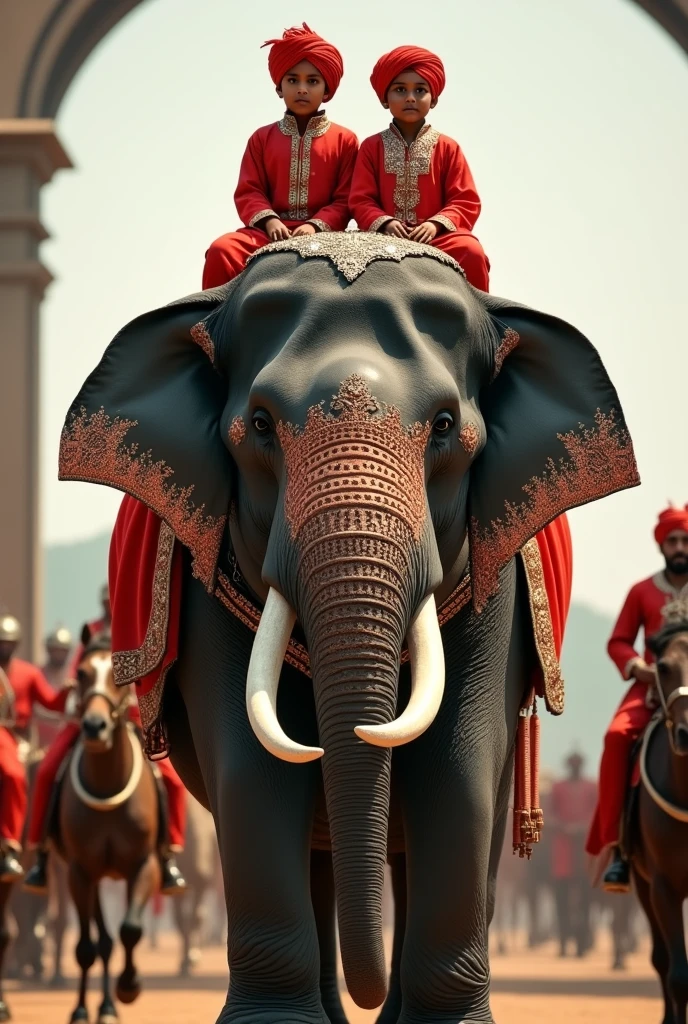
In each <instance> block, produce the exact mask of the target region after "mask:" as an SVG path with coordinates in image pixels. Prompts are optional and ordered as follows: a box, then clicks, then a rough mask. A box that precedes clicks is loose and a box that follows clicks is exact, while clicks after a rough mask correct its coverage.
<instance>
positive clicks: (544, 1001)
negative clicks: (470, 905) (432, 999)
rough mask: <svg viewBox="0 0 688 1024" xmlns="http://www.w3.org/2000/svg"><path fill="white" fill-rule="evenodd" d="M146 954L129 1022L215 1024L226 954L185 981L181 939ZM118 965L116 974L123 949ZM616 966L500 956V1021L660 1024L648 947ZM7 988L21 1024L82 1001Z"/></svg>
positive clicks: (594, 959) (355, 1023) (605, 958)
mask: <svg viewBox="0 0 688 1024" xmlns="http://www.w3.org/2000/svg"><path fill="white" fill-rule="evenodd" d="M73 944H74V936H73V935H70V936H69V942H68V945H67V947H66V948H67V950H68V952H67V953H66V955H65V967H66V969H67V970H68V973H69V974H70V976H71V977H72V978H73V977H75V972H74V968H73V957H72V950H73ZM140 949H141V955H140V956H139V959H138V963H139V969H140V970H141V972H142V975H143V982H144V990H143V994H142V995H141V997H140V999H139V1000H138V1002H137V1003H135V1004H134V1005H132V1006H122V1007H120V1017H121V1020H122V1024H161V1022H164V1024H191V1022H193V1024H196V1022H198V1024H213V1022H214V1021H215V1019H216V1017H217V1014H218V1013H219V1011H220V1008H221V1007H222V1004H223V1002H224V994H225V991H226V986H227V973H226V967H225V955H224V950H223V949H220V948H211V949H206V950H204V951H203V955H202V960H201V962H200V964H199V966H198V968H197V969H196V970H195V971H194V975H193V977H192V978H191V979H188V980H186V981H184V980H182V979H179V978H177V977H176V976H175V971H176V966H177V959H178V939H177V937H176V936H175V935H174V934H171V933H165V934H163V935H161V936H160V940H159V944H158V948H157V949H151V948H150V946H149V944H148V942H147V940H146V939H145V938H144V940H143V941H142V943H141V947H140ZM113 960H114V962H113V966H114V967H115V969H117V967H118V964H119V951H117V952H116V954H115V958H113ZM609 963H610V959H609V952H608V949H607V946H606V943H605V942H604V941H601V942H600V948H599V949H598V950H596V951H595V952H594V953H592V954H590V955H589V956H588V957H587V958H586V959H585V960H582V961H579V960H575V959H573V958H571V959H567V960H560V959H559V958H558V957H557V956H556V950H555V948H554V947H553V946H552V947H549V946H548V947H545V948H544V949H543V950H542V951H538V952H537V953H527V952H526V951H524V950H522V949H517V950H516V952H514V953H511V954H510V955H509V956H505V957H504V956H503V957H499V956H493V959H492V971H493V986H492V990H493V1000H492V1007H493V1013H494V1016H495V1020H496V1021H497V1022H498V1024H545V1022H546V1024H552V1022H555V1024H574V1022H575V1024H610V1022H615V1021H623V1022H624V1024H658V1022H659V1021H660V1019H661V1012H660V1000H659V995H658V991H659V990H658V985H657V982H656V981H655V978H654V975H653V972H652V969H651V967H650V965H649V960H648V950H647V947H646V945H645V944H644V943H643V944H642V945H641V948H640V950H639V952H638V953H636V954H634V955H633V956H630V957H629V958H628V968H627V970H626V971H625V972H623V973H622V972H614V973H612V972H611V971H610V970H609ZM95 973H96V972H94V974H95ZM97 987H98V979H97V977H94V978H93V981H92V985H91V992H90V995H89V1010H90V1014H91V1020H92V1021H95V1019H96V1010H97V1006H98V1003H99V1001H100V998H99V992H98V991H97ZM5 988H6V992H5V997H6V999H7V1001H8V1002H9V1004H10V1007H11V1010H12V1013H13V1018H14V1020H15V1021H16V1022H17V1024H56V1022H58V1024H63V1022H64V1024H66V1022H67V1021H68V1020H69V1015H70V1013H71V1010H72V1009H73V1007H74V1004H75V1000H76V985H75V982H74V981H71V980H70V982H69V983H68V987H67V989H65V990H62V991H54V990H48V989H46V988H40V989H36V988H35V987H33V988H32V987H29V986H28V985H26V984H23V983H20V982H12V981H10V982H8V983H7V984H6V986H5ZM344 998H345V1005H346V1009H347V1013H348V1015H349V1020H350V1022H351V1024H368V1022H371V1024H372V1022H373V1021H374V1020H375V1017H376V1014H375V1013H374V1012H372V1013H371V1012H367V1011H363V1010H359V1009H358V1008H357V1007H355V1006H354V1005H353V1004H352V1003H351V1001H350V1000H349V999H348V997H347V996H346V995H345V996H344Z"/></svg>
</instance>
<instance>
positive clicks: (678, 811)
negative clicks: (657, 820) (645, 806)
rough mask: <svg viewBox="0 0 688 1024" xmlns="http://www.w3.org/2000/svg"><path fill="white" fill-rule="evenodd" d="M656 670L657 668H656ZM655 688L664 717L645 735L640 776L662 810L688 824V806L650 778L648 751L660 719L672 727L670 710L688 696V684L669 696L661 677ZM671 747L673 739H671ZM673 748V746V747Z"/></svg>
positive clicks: (651, 724)
mask: <svg viewBox="0 0 688 1024" xmlns="http://www.w3.org/2000/svg"><path fill="white" fill-rule="evenodd" d="M655 671H656V670H655ZM655 690H656V691H657V695H658V697H659V703H660V708H661V712H662V718H661V719H660V718H659V717H658V716H657V717H655V718H653V719H652V721H651V722H650V724H649V725H648V727H647V729H646V730H645V735H644V736H643V745H642V748H641V750H640V777H641V779H642V780H643V785H644V786H645V789H646V790H647V792H648V795H649V796H650V798H651V799H652V800H653V801H654V803H656V804H657V806H658V807H659V808H660V810H662V811H664V813H665V814H668V815H669V817H670V818H673V819H674V821H680V822H682V823H683V824H688V808H683V807H677V806H676V804H672V803H671V802H670V801H669V800H667V799H666V798H665V797H663V796H662V794H661V793H659V792H658V791H657V790H656V789H655V787H654V785H653V783H652V780H651V779H650V774H649V772H648V770H647V752H648V750H649V747H650V740H651V739H652V735H653V733H654V731H655V729H656V728H657V726H658V725H659V723H660V721H663V722H664V724H665V726H666V727H667V729H671V726H672V722H671V717H670V715H669V711H670V709H671V707H672V705H673V704H674V703H675V702H676V701H677V700H679V698H680V697H688V686H677V687H676V689H675V690H672V691H671V693H670V694H669V696H668V697H665V696H664V690H663V689H662V687H661V684H660V682H659V679H657V681H656V683H655ZM669 746H670V747H671V740H670V741H669ZM671 749H672V750H673V747H671Z"/></svg>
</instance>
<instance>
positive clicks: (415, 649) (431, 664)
mask: <svg viewBox="0 0 688 1024" xmlns="http://www.w3.org/2000/svg"><path fill="white" fill-rule="evenodd" d="M407 639H408V647H409V655H410V661H411V698H410V700H409V702H408V705H407V706H406V709H405V710H404V711H403V712H402V713H401V715H400V716H399V718H396V719H395V720H394V721H393V722H389V723H382V724H381V725H357V726H356V728H355V729H354V732H355V733H356V735H357V736H358V737H359V738H360V739H362V740H365V741H366V743H372V744H373V745H374V746H376V747H400V746H402V744H404V743H410V742H411V740H415V739H416V737H418V736H420V735H421V733H424V732H425V730H426V729H427V728H428V727H429V726H431V725H432V723H433V722H434V720H435V716H436V715H437V712H438V711H439V709H440V704H441V703H442V695H443V694H444V648H443V646H442V637H441V635H440V624H439V622H438V621H437V609H436V607H435V598H434V596H432V595H430V597H428V598H426V599H425V601H424V602H423V604H422V605H421V607H420V611H419V612H418V615H417V616H416V618H415V620H414V622H413V624H412V625H411V628H410V629H409V631H408V637H407Z"/></svg>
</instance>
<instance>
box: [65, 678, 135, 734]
mask: <svg viewBox="0 0 688 1024" xmlns="http://www.w3.org/2000/svg"><path fill="white" fill-rule="evenodd" d="M91 697H103V698H104V699H105V700H106V701H107V702H108V704H109V705H110V709H111V716H112V721H113V722H114V723H115V724H116V723H117V722H118V721H119V719H120V718H121V716H122V715H123V714H124V712H125V711H126V710H127V709H128V708H129V707H131V705H132V704H133V703H134V701H133V699H132V696H131V693H130V692H126V693H125V694H124V696H123V697H122V699H121V700H120V701H117V700H115V698H114V697H113V696H112V694H111V693H110V691H109V690H108V689H107V688H106V687H105V686H103V684H102V683H100V682H96V683H94V684H93V686H89V688H88V690H86V692H85V693H84V695H83V696H82V697H80V698H79V716H80V717H82V716H83V714H84V712H85V710H86V705H87V704H88V702H89V701H90V699H91Z"/></svg>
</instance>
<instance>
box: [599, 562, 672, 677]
mask: <svg viewBox="0 0 688 1024" xmlns="http://www.w3.org/2000/svg"><path fill="white" fill-rule="evenodd" d="M680 597H685V598H688V587H684V588H683V590H682V591H677V590H674V588H673V587H672V586H671V584H670V583H669V581H668V580H667V578H666V576H665V575H664V573H663V572H658V573H655V575H654V576H650V578H649V579H647V580H642V581H641V582H640V583H636V585H635V586H634V587H631V589H630V591H629V594H628V597H627V598H626V601H625V603H624V606H623V608H622V609H621V614H620V615H619V618H618V620H617V623H616V625H615V626H614V632H613V633H612V635H611V637H610V639H609V644H608V645H607V651H608V652H609V657H610V658H611V659H612V661H613V662H614V664H615V665H616V667H617V668H618V670H619V672H620V673H621V675H622V676H623V677H624V679H629V678H630V671H629V670H630V667H631V662H632V661H633V660H634V659H636V658H638V657H639V654H638V652H637V650H636V649H635V642H636V639H637V636H638V633H639V631H640V630H641V629H642V631H643V638H644V640H646V639H647V637H648V636H652V634H653V633H656V632H658V630H660V629H661V628H662V626H663V625H664V619H663V617H662V609H663V608H664V606H665V605H666V604H668V603H669V602H670V601H675V600H677V598H680ZM643 657H644V658H645V661H646V662H647V663H648V665H650V664H651V663H652V662H653V661H654V658H653V655H652V652H651V651H649V650H648V649H647V646H646V647H645V653H644V655H643Z"/></svg>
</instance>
